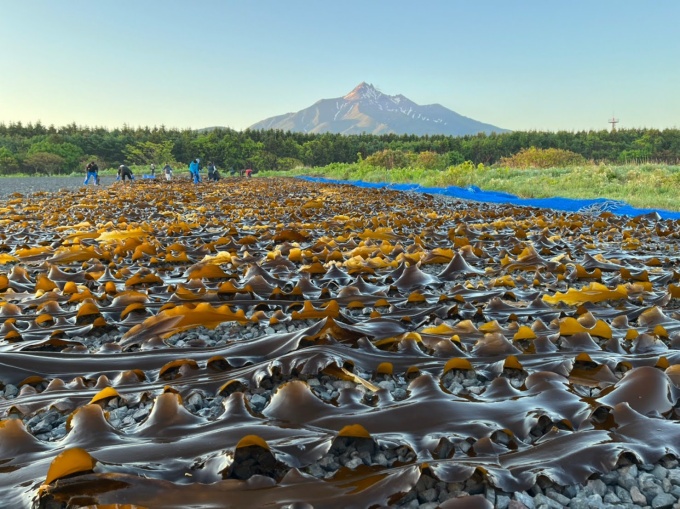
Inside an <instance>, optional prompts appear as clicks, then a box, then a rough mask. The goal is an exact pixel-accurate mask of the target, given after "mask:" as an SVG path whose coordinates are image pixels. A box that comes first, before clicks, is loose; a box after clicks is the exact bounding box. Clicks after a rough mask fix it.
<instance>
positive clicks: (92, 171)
mask: <svg viewBox="0 0 680 509" xmlns="http://www.w3.org/2000/svg"><path fill="white" fill-rule="evenodd" d="M85 171H86V172H87V174H86V175H85V182H83V185H84V186H86V185H87V184H88V183H89V182H90V179H92V180H93V181H94V185H95V186H98V185H99V166H97V163H95V162H94V161H92V162H91V163H89V164H88V165H87V166H86V167H85Z"/></svg>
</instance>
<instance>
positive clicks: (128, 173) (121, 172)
mask: <svg viewBox="0 0 680 509" xmlns="http://www.w3.org/2000/svg"><path fill="white" fill-rule="evenodd" d="M126 178H127V179H128V180H129V181H130V183H132V181H133V180H134V179H135V176H134V175H133V174H132V170H131V169H130V168H128V167H127V166H126V165H124V164H121V165H120V166H119V167H118V178H116V180H121V179H122V180H123V182H125V179H126Z"/></svg>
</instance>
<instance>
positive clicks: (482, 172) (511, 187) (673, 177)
mask: <svg viewBox="0 0 680 509" xmlns="http://www.w3.org/2000/svg"><path fill="white" fill-rule="evenodd" d="M282 174H285V175H290V176H301V175H308V176H318V177H326V178H333V179H343V180H363V181H366V182H390V183H417V184H420V185H421V186H424V187H448V186H458V187H468V186H473V185H474V186H477V187H479V188H481V189H483V190H485V191H503V192H506V193H511V194H514V195H516V196H520V197H522V198H550V197H553V196H562V197H565V198H577V199H579V198H580V199H589V198H606V199H611V200H620V201H624V202H626V203H629V204H630V205H632V206H634V207H638V208H653V209H664V210H680V200H678V191H679V190H680V166H671V165H663V164H645V165H609V164H588V165H584V166H573V167H567V168H547V169H516V168H507V167H489V166H482V165H479V166H474V165H473V164H472V163H463V164H460V165H458V166H451V167H449V168H447V169H446V170H428V169H423V168H399V169H392V170H386V169H385V168H378V167H373V166H369V165H367V164H366V163H356V164H331V165H329V166H326V167H321V168H297V169H295V170H290V171H287V172H260V173H259V176H282Z"/></svg>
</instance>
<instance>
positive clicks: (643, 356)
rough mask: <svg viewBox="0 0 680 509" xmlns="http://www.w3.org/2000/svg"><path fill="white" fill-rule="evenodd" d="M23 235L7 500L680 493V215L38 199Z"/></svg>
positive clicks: (159, 195)
mask: <svg viewBox="0 0 680 509" xmlns="http://www.w3.org/2000/svg"><path fill="white" fill-rule="evenodd" d="M0 225H2V233H1V234H0V316H1V317H2V326H1V329H0V382H1V383H0V418H1V419H2V420H1V421H0V471H1V472H2V476H0V498H2V500H3V501H4V502H5V504H4V505H5V506H6V507H50V508H56V507H86V506H97V505H100V506H105V505H106V506H107V507H112V505H107V504H127V505H125V507H164V508H169V507H178V508H179V507H282V506H289V507H310V506H314V507H338V508H341V507H342V508H344V507H383V506H392V507H394V506H401V507H418V506H419V505H420V506H422V507H437V506H439V507H491V506H492V505H494V504H495V505H496V506H498V507H502V506H503V505H504V504H505V505H507V502H508V501H509V500H510V497H513V498H515V499H516V500H519V501H521V500H524V499H523V497H526V496H529V495H527V493H528V494H530V495H531V497H534V500H538V499H537V497H538V494H541V496H543V495H546V496H545V497H544V498H547V497H548V496H549V497H552V500H560V499H559V498H558V496H561V497H562V500H566V501H567V502H563V504H566V503H569V499H572V498H573V497H574V493H575V491H574V488H573V486H575V485H578V486H593V490H594V491H597V490H596V489H595V486H596V484H595V483H596V481H597V482H602V483H603V484H605V483H606V485H607V486H610V485H611V486H613V485H614V484H616V483H617V482H618V485H621V481H620V479H619V480H618V481H617V478H616V475H618V474H617V472H618V473H619V474H620V475H619V478H622V477H623V476H626V475H628V476H630V469H631V467H633V466H636V465H639V466H640V467H642V466H643V465H648V466H650V467H649V469H651V465H661V464H663V465H666V466H667V467H668V468H667V469H666V468H665V467H664V470H665V471H666V473H665V474H664V479H665V481H667V482H664V483H662V482H661V481H659V483H658V485H659V486H658V487H659V489H658V490H656V491H655V490H652V489H651V487H650V488H649V490H648V491H645V490H644V489H643V488H640V489H638V488H637V487H635V490H638V492H640V493H641V495H642V496H643V497H647V500H646V502H647V503H648V504H650V505H651V503H652V499H654V497H660V496H662V495H668V496H670V497H672V496H673V495H672V493H673V491H672V489H673V488H674V487H676V486H677V484H676V483H675V481H673V482H671V481H670V479H680V478H678V477H677V476H676V475H675V474H676V473H677V461H676V460H677V458H678V457H680V450H679V449H680V425H679V424H678V417H679V413H680V410H679V405H678V401H679V396H680V350H679V348H680V321H679V318H680V313H679V312H678V303H679V300H678V299H680V287H679V283H678V280H679V279H680V273H679V271H678V247H679V245H680V240H679V233H678V232H679V231H680V225H678V224H677V222H676V223H674V222H670V221H661V220H659V219H658V218H657V217H656V216H655V215H648V216H641V217H636V218H630V217H621V216H615V215H612V214H609V213H603V214H601V215H598V216H590V215H582V214H571V213H559V212H554V211H550V210H541V209H532V208H519V207H510V206H499V205H488V204H482V203H474V202H459V201H453V200H445V199H441V198H435V197H433V196H430V195H424V194H408V193H399V192H395V191H390V190H374V189H359V188H355V187H351V186H334V185H323V184H313V183H308V182H303V181H298V180H293V179H265V178H262V179H250V180H245V179H234V180H231V181H230V180H222V181H220V182H218V183H216V184H211V185H209V184H200V185H197V186H194V185H190V184H188V183H187V182H179V181H178V182H170V183H168V182H153V181H141V182H135V183H134V185H128V186H125V185H111V186H109V187H102V188H79V189H75V190H73V191H72V192H70V193H64V192H61V193H36V194H33V195H31V196H21V195H13V196H10V197H9V198H7V199H4V200H2V201H0ZM623 468H626V472H622V469H623ZM674 468H675V469H676V470H673V469H674ZM669 472H670V473H669ZM613 474H616V475H614V477H612V475H613ZM607 476H609V477H607ZM674 476H675V477H674ZM640 479H642V478H640ZM636 482H637V481H636ZM640 482H642V481H640ZM650 482H651V481H650ZM569 486H572V488H570V489H571V491H569V490H567V488H566V487H569ZM597 486H599V485H597ZM629 488H630V490H628V491H629V493H630V494H631V495H632V496H633V499H634V498H635V497H636V496H637V492H635V490H633V488H632V487H629ZM598 489H599V488H598ZM626 489H628V488H626ZM610 491H611V492H612V493H617V494H618V495H617V496H618V497H619V499H620V500H622V503H624V502H627V501H626V500H625V497H624V496H623V494H621V493H619V492H618V491H616V492H615V491H614V489H613V488H612V490H610ZM517 493H521V494H522V495H521V496H517V495H514V494H517ZM604 494H605V492H604V491H603V492H602V494H600V495H599V496H600V501H602V500H603V498H602V497H603V496H604ZM610 499H611V497H610ZM612 500H613V499H612ZM676 500H677V499H676ZM525 501H526V500H525ZM533 503H534V502H532V504H533ZM305 504H308V505H305ZM428 504H429V505H428ZM624 505H625V504H624ZM642 505H644V504H642ZM658 506H659V507H662V506H663V505H658ZM546 507H549V505H546ZM669 507H670V506H669Z"/></svg>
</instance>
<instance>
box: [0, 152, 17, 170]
mask: <svg viewBox="0 0 680 509" xmlns="http://www.w3.org/2000/svg"><path fill="white" fill-rule="evenodd" d="M18 171H19V161H18V160H17V158H16V156H15V155H14V154H13V153H12V151H11V150H9V149H8V148H7V147H0V174H1V175H10V174H12V173H16V172H18Z"/></svg>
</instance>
